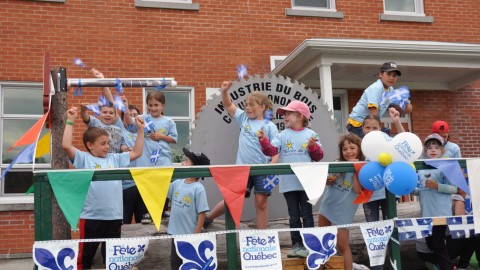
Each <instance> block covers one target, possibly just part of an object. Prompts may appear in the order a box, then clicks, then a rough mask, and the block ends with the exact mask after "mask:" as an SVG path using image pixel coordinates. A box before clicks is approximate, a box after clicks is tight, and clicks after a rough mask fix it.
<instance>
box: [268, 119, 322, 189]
mask: <svg viewBox="0 0 480 270" xmlns="http://www.w3.org/2000/svg"><path fill="white" fill-rule="evenodd" d="M311 137H317V133H316V132H315V131H313V130H311V129H309V128H304V129H302V130H298V131H296V130H293V129H290V128H287V129H284V130H283V131H282V132H280V133H279V134H278V136H277V137H276V138H275V139H273V141H271V144H272V145H273V146H275V147H277V148H278V153H279V159H278V162H279V163H296V162H312V158H311V157H310V153H309V152H308V140H310V138H311ZM317 145H318V146H319V147H322V144H321V143H320V140H318V141H317ZM278 178H279V180H280V181H279V192H280V193H285V192H290V191H303V190H304V189H303V186H302V184H301V183H300V181H299V180H298V177H297V176H296V175H295V174H289V175H279V176H278Z"/></svg>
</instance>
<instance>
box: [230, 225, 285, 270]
mask: <svg viewBox="0 0 480 270" xmlns="http://www.w3.org/2000/svg"><path fill="white" fill-rule="evenodd" d="M238 241H239V242H240V257H241V259H242V270H247V269H258V270H261V269H265V270H270V269H282V254H281V253H280V239H279V238H278V232H276V231H270V230H258V231H257V230H255V231H253V230H250V231H245V232H239V233H238Z"/></svg>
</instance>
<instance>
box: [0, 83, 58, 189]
mask: <svg viewBox="0 0 480 270" xmlns="http://www.w3.org/2000/svg"><path fill="white" fill-rule="evenodd" d="M42 101H43V88H42V85H41V84H38V83H2V82H0V102H1V103H0V105H1V111H0V130H1V132H0V140H1V143H0V149H1V150H0V153H1V158H0V171H1V173H3V172H4V170H5V169H6V168H7V167H8V165H9V164H10V163H11V162H12V161H13V159H14V158H15V157H16V156H17V155H18V154H19V153H20V152H21V151H22V150H23V149H24V148H25V147H26V146H20V147H15V148H13V149H12V150H11V151H8V148H10V146H12V145H13V144H14V143H15V142H16V141H17V140H18V139H19V138H20V137H21V136H22V135H23V134H25V132H27V131H28V130H29V129H30V128H31V127H32V126H33V125H34V124H35V123H36V122H37V121H38V119H40V118H41V116H42V115H43V103H42ZM47 132H48V130H46V129H45V128H44V129H43V130H42V132H41V134H40V137H42V136H43V135H45V134H46V133H47ZM50 161H51V156H50V154H45V155H44V156H41V157H39V158H37V159H36V160H35V168H41V169H48V168H50ZM32 184H33V173H32V164H16V165H14V166H13V168H12V169H11V170H10V171H9V173H8V174H7V175H6V176H5V179H4V180H2V181H0V197H8V196H18V195H21V196H24V195H23V193H25V192H26V191H27V190H28V188H29V187H30V186H31V185H32Z"/></svg>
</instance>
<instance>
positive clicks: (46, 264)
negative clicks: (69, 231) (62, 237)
mask: <svg viewBox="0 0 480 270" xmlns="http://www.w3.org/2000/svg"><path fill="white" fill-rule="evenodd" d="M77 258H78V243H76V242H35V243H34V244H33V261H34V262H35V264H36V265H37V266H38V269H41V270H44V269H49V270H60V269H69V270H75V269H77Z"/></svg>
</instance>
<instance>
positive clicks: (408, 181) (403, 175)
mask: <svg viewBox="0 0 480 270" xmlns="http://www.w3.org/2000/svg"><path fill="white" fill-rule="evenodd" d="M383 181H384V182H385V187H386V188H387V189H388V191H390V192H392V193H393V194H395V195H399V196H403V195H407V194H410V193H412V192H413V190H415V187H416V186H417V182H418V176H417V172H416V171H415V170H414V169H413V168H412V166H410V164H408V163H405V162H400V161H397V162H392V163H391V164H390V165H388V166H387V167H386V168H385V172H384V173H383Z"/></svg>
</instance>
